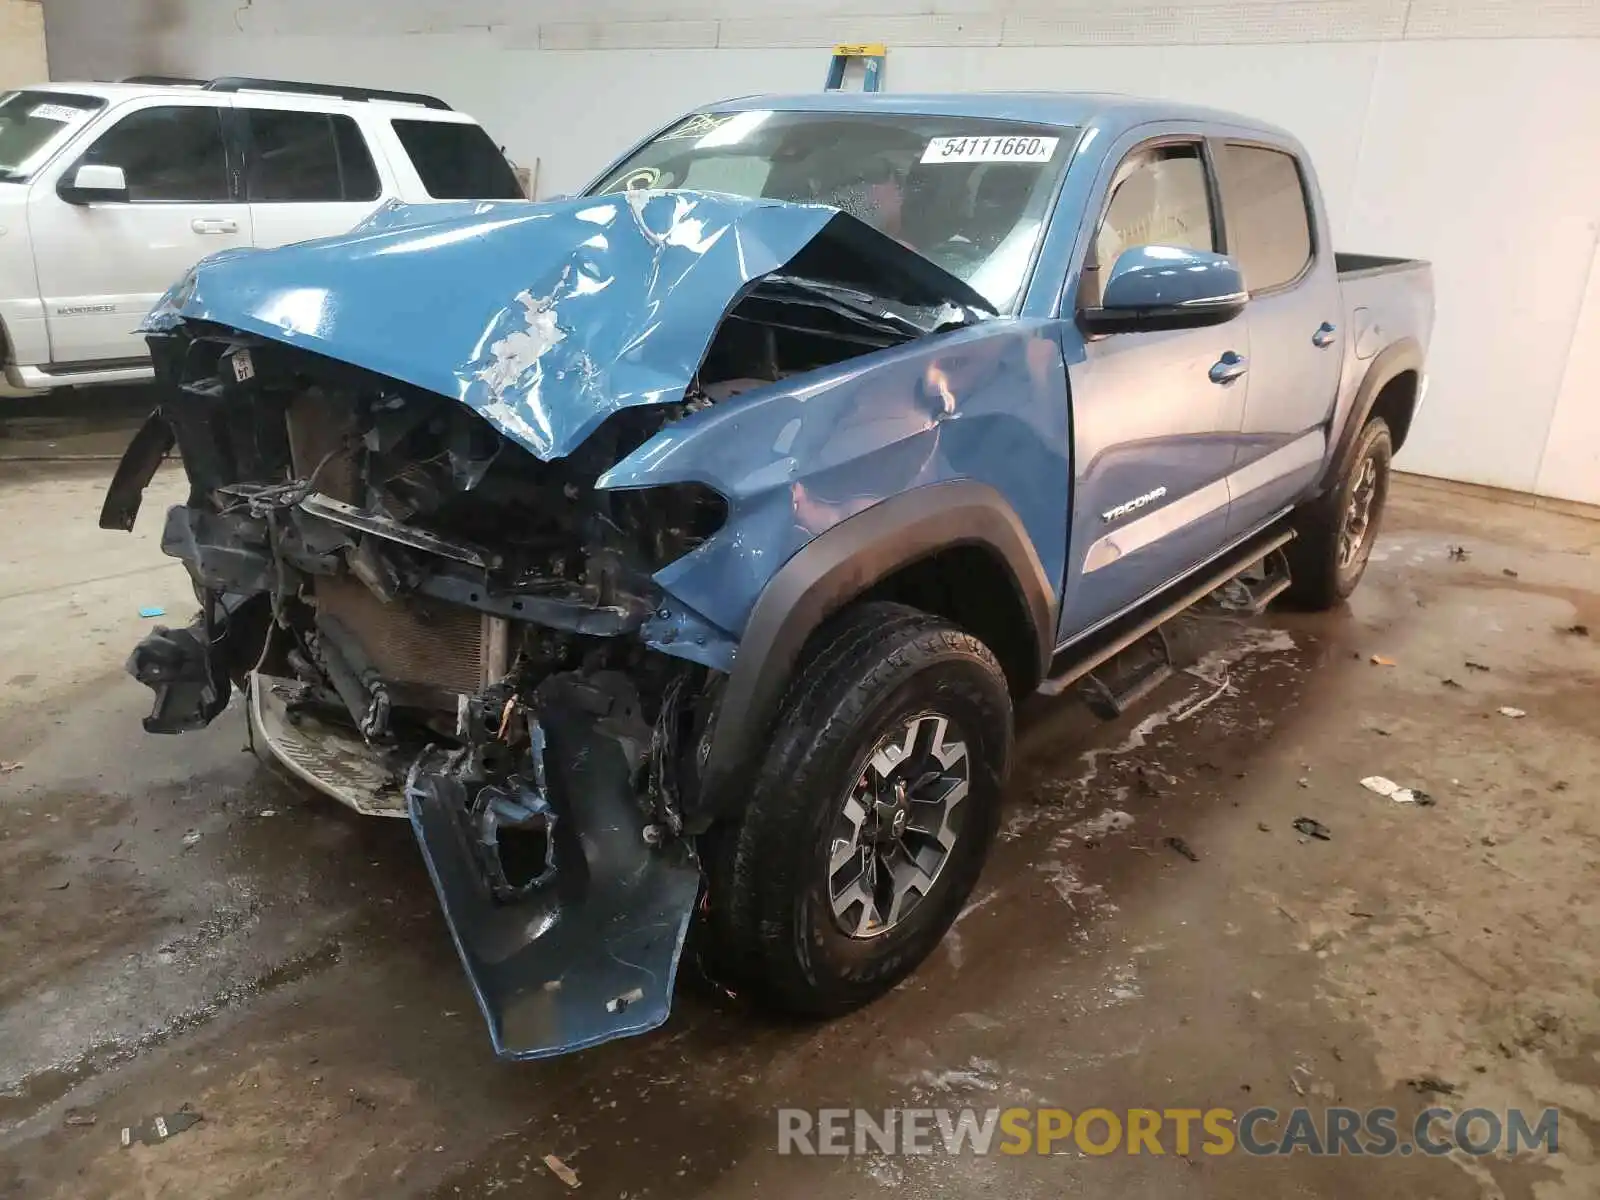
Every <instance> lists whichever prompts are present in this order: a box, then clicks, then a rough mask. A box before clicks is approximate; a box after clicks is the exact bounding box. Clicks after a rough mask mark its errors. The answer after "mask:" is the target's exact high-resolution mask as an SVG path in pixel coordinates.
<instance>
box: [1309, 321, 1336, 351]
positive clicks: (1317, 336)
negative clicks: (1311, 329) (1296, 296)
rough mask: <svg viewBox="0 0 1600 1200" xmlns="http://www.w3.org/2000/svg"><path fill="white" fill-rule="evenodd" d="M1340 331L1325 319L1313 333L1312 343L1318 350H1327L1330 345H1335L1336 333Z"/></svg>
mask: <svg viewBox="0 0 1600 1200" xmlns="http://www.w3.org/2000/svg"><path fill="white" fill-rule="evenodd" d="M1338 332H1339V331H1338V329H1337V328H1336V327H1334V326H1333V325H1330V324H1328V322H1326V321H1324V322H1323V323H1322V324H1321V325H1318V326H1317V331H1316V332H1315V333H1313V334H1312V335H1311V344H1312V345H1313V346H1315V347H1316V348H1317V349H1318V350H1326V349H1327V348H1328V347H1329V346H1331V345H1333V342H1334V335H1335V334H1337V333H1338Z"/></svg>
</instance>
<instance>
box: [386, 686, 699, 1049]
mask: <svg viewBox="0 0 1600 1200" xmlns="http://www.w3.org/2000/svg"><path fill="white" fill-rule="evenodd" d="M544 734H545V736H546V737H547V739H548V742H547V746H548V752H547V753H546V754H545V755H544V756H543V761H544V763H545V764H546V773H547V782H548V799H549V804H550V806H551V808H553V810H554V814H555V815H554V818H553V819H549V820H547V821H546V822H545V826H546V827H547V828H548V829H549V830H550V831H551V832H552V833H553V837H554V852H553V870H551V871H550V873H549V879H550V882H549V883H548V884H543V883H541V884H540V885H539V886H532V887H529V888H527V889H525V894H523V895H521V896H520V897H519V898H515V899H510V900H509V902H508V897H509V895H510V894H509V893H508V891H507V889H506V888H505V887H504V886H503V882H502V885H501V886H499V887H498V889H496V886H495V884H494V883H492V882H491V878H490V877H489V876H490V875H492V873H487V874H486V872H485V871H484V870H483V864H482V861H481V858H482V846H481V845H477V844H475V842H476V841H478V840H479V839H480V838H481V832H482V831H481V826H480V825H477V824H472V823H470V822H468V821H464V820H462V818H461V815H460V814H461V812H462V804H461V793H460V791H459V785H457V784H456V783H455V781H454V780H453V779H451V778H450V777H449V776H448V775H447V774H443V773H440V774H421V773H418V774H417V775H416V776H415V777H414V778H413V780H412V781H411V783H410V784H409V785H408V786H407V799H408V801H409V803H410V809H411V822H412V827H413V829H414V830H415V832H416V835H417V841H418V843H419V844H420V845H421V847H422V854H423V857H424V858H425V859H426V860H427V864H428V874H429V875H430V876H431V877H432V879H433V883H434V887H435V889H436V890H437V891H438V893H439V901H440V903H441V905H442V906H443V908H444V913H445V920H446V922H447V924H448V925H449V927H450V935H451V937H452V938H453V939H454V941H455V944H456V949H457V951H459V953H460V955H461V963H462V966H463V967H465V968H466V972H467V976H468V978H469V980H470V981H471V983H472V989H473V991H474V993H476V995H477V998H478V1006H479V1008H481V1009H482V1010H483V1015H484V1019H485V1020H486V1021H487V1022H488V1025H489V1036H490V1039H491V1040H492V1041H493V1043H494V1050H495V1053H496V1054H497V1055H498V1056H499V1057H501V1058H507V1059H533V1058H548V1057H551V1056H554V1055H557V1054H565V1053H568V1052H570V1051H573V1050H582V1049H584V1048H586V1047H589V1046H595V1045H599V1044H600V1043H601V1042H608V1041H611V1040H612V1039H613V1038H619V1037H627V1036H630V1035H633V1034H639V1033H645V1032H648V1031H649V1030H651V1029H654V1028H656V1027H657V1026H659V1025H661V1024H662V1023H663V1022H664V1021H666V1019H667V1016H668V1015H669V1013H670V1012H671V1008H672V989H673V981H674V979H675V978H676V976H677V970H678V958H679V955H680V954H681V953H682V951H683V940H684V936H685V934H686V933H687V932H688V928H689V918H690V917H691V915H692V914H693V912H694V906H695V901H696V899H697V898H698V896H699V891H700V868H699V864H698V863H697V862H696V860H695V857H694V853H693V851H692V849H691V848H690V846H689V843H688V842H687V841H683V840H680V841H675V842H672V843H670V844H668V845H665V846H652V845H651V844H650V842H648V841H647V840H646V837H647V834H646V826H647V824H648V822H647V821H646V818H645V816H644V813H643V811H642V810H641V807H640V804H639V799H638V795H637V793H636V791H635V790H634V787H633V785H632V781H633V772H634V764H633V763H631V762H630V759H629V755H628V753H627V752H626V750H625V748H624V745H623V743H622V742H620V741H618V740H617V739H616V738H615V737H612V736H608V735H607V734H605V733H602V732H598V731H597V730H596V728H595V724H594V722H593V720H592V719H590V718H585V717H582V716H566V717H563V716H562V715H561V714H559V713H553V714H550V715H549V719H548V720H547V723H546V726H545V729H544ZM657 840H659V839H657ZM496 853H497V854H498V853H500V851H498V850H497V851H496ZM536 865H538V864H536ZM543 866H544V868H546V869H548V868H549V867H550V864H549V863H544V864H543ZM497 890H498V894H497Z"/></svg>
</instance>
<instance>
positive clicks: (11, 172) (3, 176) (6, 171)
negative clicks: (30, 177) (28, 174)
mask: <svg viewBox="0 0 1600 1200" xmlns="http://www.w3.org/2000/svg"><path fill="white" fill-rule="evenodd" d="M24 178H25V176H24V175H23V174H22V172H21V171H18V170H16V169H15V168H13V167H0V183H21V182H22V181H23V179H24Z"/></svg>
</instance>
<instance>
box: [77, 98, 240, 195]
mask: <svg viewBox="0 0 1600 1200" xmlns="http://www.w3.org/2000/svg"><path fill="white" fill-rule="evenodd" d="M81 162H82V163H88V164H93V165H95V166H106V167H121V168H122V172H123V174H124V175H125V176H126V177H127V180H128V199H129V200H131V201H134V202H136V203H137V202H140V201H143V202H147V203H148V202H168V203H170V202H174V201H185V200H187V201H190V202H194V201H222V200H228V199H231V198H232V197H231V195H230V189H229V187H228V155H227V151H226V150H224V149H223V142H222V110H221V109H216V108H208V107H198V106H189V105H186V106H183V107H176V106H173V107H164V108H143V109H140V110H139V111H138V112H134V113H129V114H128V115H127V116H126V117H124V118H122V120H121V121H119V122H117V124H116V125H114V126H112V128H111V129H109V130H107V131H106V133H105V135H104V136H103V137H101V138H100V140H99V141H97V142H96V143H95V144H94V145H93V146H90V147H89V149H88V151H87V152H86V153H85V154H84V156H83V158H82V160H81Z"/></svg>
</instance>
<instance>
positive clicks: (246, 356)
mask: <svg viewBox="0 0 1600 1200" xmlns="http://www.w3.org/2000/svg"><path fill="white" fill-rule="evenodd" d="M233 377H234V379H235V380H237V381H238V382H239V383H245V382H247V381H248V380H251V379H254V378H255V377H256V364H255V363H253V362H251V361H250V351H248V350H235V351H234V352H233Z"/></svg>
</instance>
